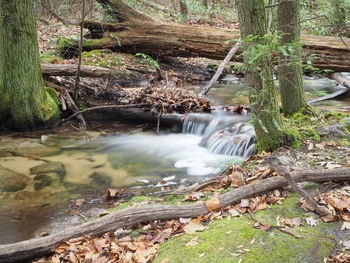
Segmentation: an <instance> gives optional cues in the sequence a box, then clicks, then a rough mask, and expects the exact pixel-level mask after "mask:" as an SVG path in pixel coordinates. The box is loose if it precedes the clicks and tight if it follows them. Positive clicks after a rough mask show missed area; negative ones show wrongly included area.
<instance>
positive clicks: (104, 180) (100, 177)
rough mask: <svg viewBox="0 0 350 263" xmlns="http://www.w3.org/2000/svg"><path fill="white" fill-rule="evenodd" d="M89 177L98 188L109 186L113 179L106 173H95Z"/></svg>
mask: <svg viewBox="0 0 350 263" xmlns="http://www.w3.org/2000/svg"><path fill="white" fill-rule="evenodd" d="M89 177H90V178H91V180H92V183H93V184H96V185H98V186H104V185H105V186H107V185H111V183H112V178H111V177H109V176H108V174H105V173H99V172H93V173H92V174H91V175H89Z"/></svg>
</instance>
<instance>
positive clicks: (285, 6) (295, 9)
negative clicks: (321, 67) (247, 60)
mask: <svg viewBox="0 0 350 263" xmlns="http://www.w3.org/2000/svg"><path fill="white" fill-rule="evenodd" d="M277 17H278V27H279V28H280V32H281V33H282V36H281V41H280V43H281V45H282V46H284V47H285V50H286V52H287V53H288V54H281V55H280V63H279V65H278V77H279V85H280V90H281V101H282V110H283V113H284V114H285V115H286V116H288V115H291V114H294V113H296V112H299V111H301V110H303V109H304V110H305V109H306V108H307V107H308V106H307V104H306V101H305V97H304V86H303V75H302V62H301V54H300V47H299V42H300V0H292V1H284V2H281V3H280V4H279V5H278V7H277ZM291 25H292V26H291ZM287 47H291V49H289V48H287Z"/></svg>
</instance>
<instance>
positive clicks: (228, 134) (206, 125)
mask: <svg viewBox="0 0 350 263" xmlns="http://www.w3.org/2000/svg"><path fill="white" fill-rule="evenodd" d="M247 119H248V118H247V116H242V115H238V114H237V115H233V114H190V115H189V116H188V117H187V119H186V120H185V122H184V125H183V128H182V132H183V133H184V134H197V135H201V136H203V137H204V138H203V139H202V141H201V143H200V145H201V146H202V147H205V148H207V149H208V150H209V152H211V153H215V154H223V155H232V156H242V157H247V156H249V155H251V154H252V153H253V151H254V148H255V145H256V137H255V132H254V128H253V126H252V125H250V124H248V123H246V122H242V121H247Z"/></svg>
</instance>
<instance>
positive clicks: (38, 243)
mask: <svg viewBox="0 0 350 263" xmlns="http://www.w3.org/2000/svg"><path fill="white" fill-rule="evenodd" d="M291 176H292V177H293V179H294V180H295V181H296V182H302V181H311V182H323V181H329V180H338V181H344V180H350V168H342V169H330V170H304V171H293V172H291ZM287 185H288V182H287V180H286V179H285V178H284V177H282V176H275V177H271V178H267V179H263V180H259V181H256V182H254V183H251V184H248V185H245V186H242V187H240V188H238V189H235V190H233V191H230V192H228V193H225V194H222V195H221V196H219V197H218V204H217V208H218V209H219V208H224V207H226V206H228V205H231V204H233V203H237V202H239V201H240V200H241V199H244V198H249V197H252V196H255V195H259V194H262V193H265V192H268V191H272V190H275V189H278V188H281V187H285V186H287ZM208 212H210V211H209V210H208V208H207V205H206V203H205V202H197V203H195V204H192V205H159V206H151V207H142V208H127V209H122V210H119V211H116V212H113V213H111V214H109V215H106V216H104V217H102V218H99V219H96V220H94V221H89V222H86V223H84V224H81V225H79V226H75V227H72V228H70V229H67V230H65V231H62V232H59V233H57V234H53V235H49V236H46V237H41V238H36V239H30V240H26V241H22V242H18V243H14V244H9V245H1V246H0V262H17V261H20V260H24V259H29V258H33V257H39V256H42V255H45V254H48V253H50V252H52V251H53V250H54V248H55V246H56V245H57V244H58V243H59V242H60V241H61V240H64V239H70V238H74V237H79V236H81V235H86V236H87V235H99V234H102V233H105V232H108V231H113V230H115V229H118V228H122V227H126V226H132V225H135V224H138V223H141V222H148V221H153V220H169V219H176V218H191V217H197V216H200V215H204V214H207V213H208Z"/></svg>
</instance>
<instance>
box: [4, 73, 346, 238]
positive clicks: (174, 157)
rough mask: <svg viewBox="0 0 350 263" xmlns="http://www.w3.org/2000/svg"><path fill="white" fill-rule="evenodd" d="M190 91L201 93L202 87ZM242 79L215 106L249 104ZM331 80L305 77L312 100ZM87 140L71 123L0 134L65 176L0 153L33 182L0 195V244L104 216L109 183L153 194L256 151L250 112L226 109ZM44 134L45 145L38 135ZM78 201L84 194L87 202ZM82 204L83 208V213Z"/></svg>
mask: <svg viewBox="0 0 350 263" xmlns="http://www.w3.org/2000/svg"><path fill="white" fill-rule="evenodd" d="M188 88H190V89H193V90H195V91H199V90H200V87H199V86H193V85H190V86H188ZM243 89H244V83H243V82H242V81H241V80H239V79H236V78H234V77H227V78H225V79H224V80H223V81H221V82H220V83H219V84H217V85H216V86H214V87H213V88H212V90H211V91H210V92H209V94H208V98H209V99H210V100H212V101H213V102H214V103H215V104H216V105H218V104H219V105H221V104H232V105H234V104H240V103H248V100H247V96H246V94H245V92H243ZM337 89H339V87H337V86H336V84H335V82H334V81H331V80H329V79H312V78H306V79H305V91H306V94H307V99H310V100H311V99H315V98H318V97H321V96H325V95H327V94H330V93H333V92H335V91H336V90H337ZM314 105H315V106H317V107H320V108H323V109H335V108H337V109H341V108H349V106H350V99H349V98H343V99H334V100H327V101H322V102H317V103H315V104H314ZM88 129H89V130H88V131H87V132H88V134H89V135H90V136H92V137H93V139H92V141H91V142H89V141H88V140H87V139H88V138H85V136H84V135H82V134H81V133H80V132H79V131H76V130H75V129H73V128H72V127H69V126H68V127H61V128H56V129H54V130H49V131H47V130H46V131H37V132H31V133H1V134H0V150H3V149H7V150H14V151H16V152H19V153H22V154H23V155H25V156H28V155H33V156H39V157H41V158H43V159H45V160H46V161H50V162H61V163H63V165H64V167H65V175H64V176H62V175H57V172H56V173H55V172H49V173H47V174H45V175H42V176H40V175H35V174H31V173H30V168H33V167H35V166H38V165H40V164H43V163H44V161H42V160H35V159H33V158H26V157H21V156H13V155H12V154H8V153H6V152H3V153H2V152H1V151H0V165H1V166H2V167H5V168H8V169H11V170H12V171H13V172H15V173H18V174H21V175H25V176H26V177H28V178H29V179H30V180H29V181H28V182H27V183H26V186H25V188H23V189H22V190H19V191H12V192H0V244H6V243H12V242H17V241H21V240H25V239H28V238H32V237H34V236H41V235H45V234H48V233H55V232H57V231H60V230H62V229H64V228H66V227H67V226H70V225H75V224H78V223H81V222H83V221H84V218H85V217H89V216H95V215H97V214H99V213H101V212H102V211H103V210H104V209H105V207H106V202H105V198H104V193H105V191H106V189H108V188H124V189H127V190H128V191H132V192H135V193H136V194H152V193H153V194H154V193H158V192H161V191H165V190H169V189H173V188H177V187H184V186H186V185H189V184H191V183H194V182H198V181H202V180H203V179H205V178H208V177H211V176H215V175H217V174H218V173H220V172H221V171H222V170H223V169H225V168H226V167H227V165H229V164H240V163H241V162H243V161H244V160H245V159H246V158H247V157H249V155H250V154H251V153H252V152H253V150H254V146H255V143H256V142H255V136H254V129H253V127H252V126H251V125H250V124H249V116H247V115H246V116H242V115H236V114H229V113H214V114H204V113H203V114H190V115H189V116H188V118H187V119H186V121H185V122H184V124H183V127H182V132H179V133H174V132H171V131H170V130H168V129H165V128H164V129H163V130H161V131H160V133H159V134H155V133H154V130H153V128H152V127H149V126H148V125H147V124H144V123H125V122H118V121H115V122H113V123H110V122H107V123H104V124H101V123H97V122H89V127H88ZM43 138H44V139H45V140H44V141H45V142H44V143H42V142H41V140H43ZM77 199H84V200H85V201H84V202H83V204H82V206H81V207H80V206H79V205H77V202H76V201H72V200H77ZM80 209H83V212H80V211H79V210H80Z"/></svg>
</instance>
